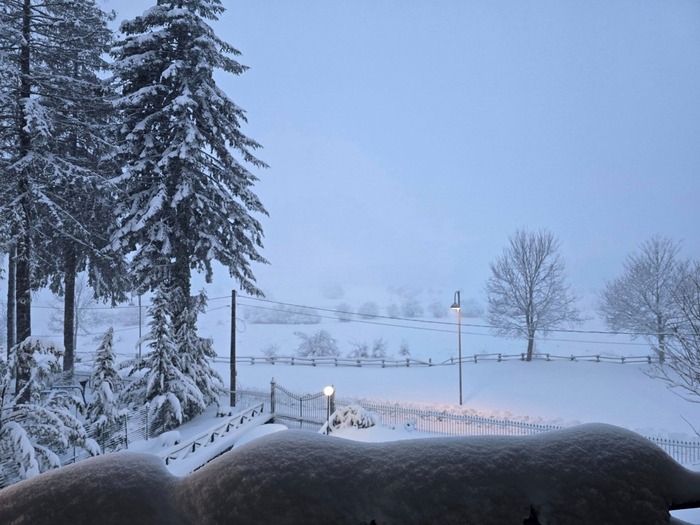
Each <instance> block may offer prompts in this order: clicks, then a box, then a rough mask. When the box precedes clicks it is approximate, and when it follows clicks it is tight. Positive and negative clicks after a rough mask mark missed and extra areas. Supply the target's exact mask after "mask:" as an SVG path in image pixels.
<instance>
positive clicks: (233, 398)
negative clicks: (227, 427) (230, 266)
mask: <svg viewBox="0 0 700 525" xmlns="http://www.w3.org/2000/svg"><path fill="white" fill-rule="evenodd" d="M230 402H231V406H232V407H235V406H236V290H231V400H230Z"/></svg>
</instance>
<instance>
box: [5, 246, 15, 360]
mask: <svg viewBox="0 0 700 525" xmlns="http://www.w3.org/2000/svg"><path fill="white" fill-rule="evenodd" d="M16 257H17V250H16V248H15V247H14V246H12V247H11V248H10V252H9V254H8V256H7V358H8V359H9V358H10V351H11V350H12V348H13V347H14V346H15V345H16V344H17V338H16V337H15V335H16V330H17V326H16V321H15V288H16V286H15V266H16V265H17V260H16Z"/></svg>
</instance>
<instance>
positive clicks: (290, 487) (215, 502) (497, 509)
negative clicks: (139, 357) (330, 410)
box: [0, 424, 700, 525]
mask: <svg viewBox="0 0 700 525" xmlns="http://www.w3.org/2000/svg"><path fill="white" fill-rule="evenodd" d="M86 488H87V489H86ZM698 505H700V474H698V473H697V472H692V471H690V470H687V469H685V468H684V467H682V466H681V465H679V464H678V463H676V462H674V461H673V460H672V459H671V458H670V457H669V456H668V455H667V454H666V453H664V452H663V451H662V450H661V449H660V448H658V447H657V446H656V445H654V444H653V443H650V442H649V441H647V440H646V439H644V438H643V437H641V436H639V435H637V434H634V433H633V432H630V431H627V430H624V429H621V428H617V427H612V426H610V425H601V424H593V425H581V426H579V427H573V428H568V429H565V430H559V431H553V432H549V433H544V434H539V435H536V436H527V437H514V436H479V437H447V438H429V439H415V440H413V439H412V440H407V441H394V442H386V443H361V442H355V441H350V440H345V439H335V438H332V437H328V436H324V435H320V434H315V433H311V432H304V431H298V430H289V431H286V432H277V433H274V434H272V435H268V436H264V437H261V438H259V439H256V440H254V441H252V442H250V443H248V444H246V445H243V446H242V447H240V448H237V449H234V450H233V451H231V452H229V453H226V454H224V455H222V456H220V457H219V458H218V459H216V460H214V461H212V462H211V463H209V464H207V465H205V466H204V467H202V468H201V469H199V470H197V471H196V472H194V473H193V474H189V475H187V476H184V477H180V478H177V477H174V476H172V475H171V474H170V473H169V472H168V471H167V470H166V468H165V465H163V463H162V461H161V460H160V459H159V458H157V457H156V456H153V455H148V454H136V453H129V452H119V453H115V454H108V455H105V456H99V457H97V458H92V459H88V460H85V461H82V462H80V463H77V464H75V465H70V466H67V467H64V468H61V469H58V470H55V471H51V472H48V473H45V474H42V475H40V476H36V477H34V478H32V479H30V480H27V481H24V482H21V483H18V484H16V485H13V486H11V487H8V488H6V489H4V490H2V491H0V523H3V524H19V523H31V524H32V525H49V524H50V525H64V524H71V525H73V524H88V523H100V524H101V525H116V524H123V523H128V524H129V525H146V524H148V525H165V524H168V525H184V524H189V523H206V524H207V525H219V524H221V525H223V524H228V523H274V524H276V525H297V524H299V523H304V524H307V525H315V524H318V525H327V524H329V523H337V524H344V523H358V524H359V523H371V522H373V521H374V523H376V524H377V525H385V524H397V523H400V524H405V525H411V524H415V525H417V524H427V523H440V524H443V525H444V524H479V525H502V524H508V523H531V524H535V523H539V524H542V525H545V524H555V523H556V524H557V525H579V524H582V523H591V524H592V523H595V524H629V523H639V524H655V525H657V524H664V523H672V521H671V518H670V514H669V508H670V507H683V506H698ZM526 520H527V521H526Z"/></svg>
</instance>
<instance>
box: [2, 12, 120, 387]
mask: <svg viewBox="0 0 700 525" xmlns="http://www.w3.org/2000/svg"><path fill="white" fill-rule="evenodd" d="M3 6H4V8H3V10H2V12H1V15H2V17H3V22H2V24H3V26H4V29H7V31H5V30H3V31H2V33H0V48H1V49H3V50H4V51H6V53H7V55H8V56H9V61H10V62H11V63H12V64H15V67H16V69H17V70H18V72H19V75H18V76H15V75H9V76H3V77H2V79H0V80H1V81H3V82H5V81H9V82H11V84H10V85H7V86H4V87H3V88H2V89H0V91H4V90H5V89H7V90H9V92H10V93H11V94H12V96H11V97H10V100H9V105H8V108H7V112H8V114H10V115H11V117H12V118H10V119H5V122H10V123H11V126H10V127H9V128H8V129H7V130H6V131H7V134H6V136H7V137H9V138H10V141H9V142H8V145H9V146H11V147H10V148H9V149H8V150H6V157H7V162H6V163H5V167H4V170H3V172H4V174H3V176H4V181H5V182H6V184H5V185H4V188H3V193H2V201H1V202H0V206H1V207H0V216H1V217H2V219H3V220H4V222H5V224H7V225H8V231H9V238H8V239H6V240H8V247H10V248H16V255H15V257H14V260H13V264H14V265H15V268H16V297H17V320H16V322H17V340H18V341H20V342H21V341H23V340H24V339H26V338H27V337H29V336H30V335H31V294H30V291H31V289H33V288H37V287H40V286H43V285H45V284H46V282H47V279H48V278H50V277H51V278H53V282H52V284H53V285H54V288H56V289H57V291H60V292H63V293H65V296H66V298H67V308H66V310H67V312H66V314H67V315H66V324H67V325H68V324H69V323H71V321H72V319H71V311H72V309H71V306H70V304H71V303H70V301H72V293H71V286H72V279H73V278H74V275H75V273H77V271H78V270H79V269H80V268H81V265H84V264H85V250H91V251H92V252H96V251H97V250H99V249H100V248H101V247H103V246H104V245H105V244H106V241H107V240H106V239H105V238H104V236H103V238H102V240H101V241H100V240H98V239H96V235H97V234H99V233H101V232H104V231H105V229H106V225H105V223H104V217H106V216H107V217H108V216H109V214H108V213H107V214H105V213H104V210H103V209H95V207H98V208H99V207H100V206H101V205H102V204H103V199H102V198H101V197H100V192H101V189H102V188H103V187H104V185H103V184H102V181H103V180H104V179H105V177H106V175H107V174H108V170H106V169H103V166H102V165H100V159H101V158H102V157H103V156H104V154H105V152H107V151H108V150H109V149H110V147H111V146H110V145H109V141H108V140H105V137H106V135H107V133H106V124H107V122H106V118H108V115H109V114H110V111H109V108H110V105H109V104H108V103H107V96H106V95H107V93H106V92H105V89H104V86H103V83H102V82H101V81H100V79H99V77H98V72H99V71H100V70H101V69H104V68H105V66H106V63H105V61H104V58H103V56H104V54H105V53H106V52H107V50H108V48H109V44H110V40H111V33H110V31H109V29H108V27H107V20H108V18H107V15H106V14H105V13H104V12H103V11H102V10H101V9H100V8H99V7H98V6H97V5H96V3H95V0H81V1H80V2H75V1H72V0H54V1H52V2H39V1H37V0H8V1H6V2H3ZM85 195H90V198H89V199H87V200H86V199H85V198H84V197H85ZM96 221H97V222H99V221H102V222H101V223H100V224H98V225H95V224H94V223H95V222H96ZM48 254H50V255H48ZM57 283H58V284H57ZM72 333H73V331H72V329H70V330H66V331H65V336H66V342H65V343H66V356H65V359H64V366H65V368H66V369H67V370H70V369H72V362H73V351H74V348H73V341H72ZM18 379H19V380H18V388H20V387H21V385H22V384H23V383H24V382H25V381H27V379H28V378H27V377H19V378H18Z"/></svg>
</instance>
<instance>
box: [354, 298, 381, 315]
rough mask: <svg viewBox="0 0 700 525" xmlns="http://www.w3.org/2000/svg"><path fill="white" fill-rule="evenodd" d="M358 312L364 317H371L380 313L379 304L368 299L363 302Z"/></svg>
mask: <svg viewBox="0 0 700 525" xmlns="http://www.w3.org/2000/svg"><path fill="white" fill-rule="evenodd" d="M357 313H358V315H359V316H360V317H361V318H363V319H371V318H372V317H376V316H378V315H379V306H377V303H375V302H372V301H367V302H366V303H362V305H361V306H360V307H359V308H358V309H357Z"/></svg>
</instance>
